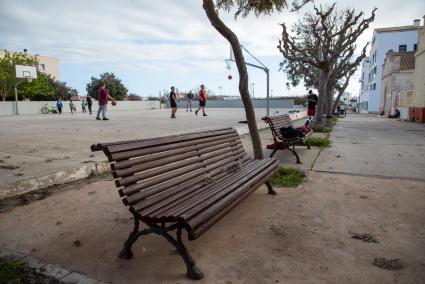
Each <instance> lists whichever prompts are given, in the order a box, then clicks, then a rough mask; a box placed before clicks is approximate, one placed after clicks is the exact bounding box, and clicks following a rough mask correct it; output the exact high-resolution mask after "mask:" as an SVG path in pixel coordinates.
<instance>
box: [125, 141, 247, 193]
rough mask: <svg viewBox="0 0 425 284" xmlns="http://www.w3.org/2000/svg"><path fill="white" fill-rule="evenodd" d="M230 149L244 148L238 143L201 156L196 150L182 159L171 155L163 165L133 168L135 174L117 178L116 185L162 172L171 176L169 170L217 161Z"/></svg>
mask: <svg viewBox="0 0 425 284" xmlns="http://www.w3.org/2000/svg"><path fill="white" fill-rule="evenodd" d="M232 151H240V153H242V152H243V151H244V149H243V146H242V145H239V146H238V147H235V150H232V149H231V148H229V147H227V148H224V149H221V150H218V151H215V152H211V153H208V154H203V155H201V156H198V155H196V152H195V153H193V152H192V153H189V154H190V155H189V158H188V159H184V160H182V159H180V156H177V157H173V159H172V161H173V162H172V163H169V164H165V165H164V164H163V165H164V166H162V167H157V168H153V169H149V170H147V171H143V172H138V171H136V169H135V170H134V172H138V173H137V174H135V175H131V176H128V177H124V178H122V179H119V180H117V186H127V185H130V184H133V183H135V182H137V181H139V180H143V179H147V178H150V177H154V176H159V175H160V174H164V173H169V174H168V175H170V176H171V175H174V173H173V172H171V171H173V170H177V169H183V167H186V166H189V167H188V168H187V170H191V169H193V168H194V167H195V169H196V168H198V167H200V166H202V165H201V164H200V163H202V162H206V163H208V162H210V160H214V161H218V160H220V159H222V158H224V157H226V156H227V155H228V154H229V153H230V152H232ZM175 161H179V162H175ZM189 168H190V169H189ZM162 179H163V178H162Z"/></svg>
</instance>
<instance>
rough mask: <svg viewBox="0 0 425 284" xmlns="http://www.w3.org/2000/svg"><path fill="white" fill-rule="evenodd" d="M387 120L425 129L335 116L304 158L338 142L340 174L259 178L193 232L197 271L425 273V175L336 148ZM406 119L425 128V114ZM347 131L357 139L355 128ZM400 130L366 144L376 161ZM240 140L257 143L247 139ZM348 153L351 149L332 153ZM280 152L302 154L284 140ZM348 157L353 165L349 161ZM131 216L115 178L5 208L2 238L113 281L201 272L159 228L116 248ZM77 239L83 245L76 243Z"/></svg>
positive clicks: (342, 279) (399, 278) (212, 274)
mask: <svg viewBox="0 0 425 284" xmlns="http://www.w3.org/2000/svg"><path fill="white" fill-rule="evenodd" d="M378 124H379V125H380V126H381V127H382V129H385V127H387V128H388V127H389V126H391V127H397V129H398V131H400V133H403V136H404V138H402V139H405V140H406V141H413V139H416V138H415V137H416V135H418V132H419V133H422V132H421V131H403V124H399V123H398V122H394V121H389V120H386V119H385V120H379V121H375V118H374V117H366V116H361V117H354V116H353V117H349V118H347V119H345V120H342V121H340V122H339V123H338V124H337V126H336V127H337V128H336V129H337V130H336V131H335V133H334V134H333V135H332V137H334V138H333V139H335V141H334V143H333V144H332V147H331V148H329V149H327V150H325V151H323V152H322V153H321V154H320V156H319V157H318V159H317V160H316V155H317V153H318V150H317V149H313V150H311V151H308V150H306V149H304V148H302V147H300V148H299V153H300V156H301V160H302V162H303V164H302V165H301V167H303V168H305V169H308V168H309V167H310V168H311V166H313V169H315V168H316V167H319V166H320V165H324V164H325V162H326V160H325V153H330V155H331V157H330V161H329V162H328V163H326V164H325V166H323V167H327V169H326V171H329V170H332V169H338V171H339V172H342V174H341V173H332V172H326V173H325V172H320V171H314V170H313V171H309V172H308V181H307V182H306V183H305V184H304V185H303V186H301V187H300V188H297V189H289V188H281V189H279V190H278V195H277V196H269V195H267V194H266V189H265V188H262V189H261V190H259V191H257V192H256V193H254V194H253V195H252V196H251V197H249V198H248V199H247V200H246V201H244V202H243V203H242V204H241V205H240V206H238V207H237V208H236V209H235V210H233V211H232V212H231V213H230V214H228V215H227V216H226V217H225V218H224V219H222V220H221V221H220V222H218V223H217V224H216V225H215V226H214V227H213V228H212V229H211V230H209V231H208V232H207V233H205V234H204V235H203V236H201V237H200V238H199V239H198V240H196V241H194V242H187V245H188V248H189V250H190V251H191V253H192V255H193V257H194V258H195V260H196V261H197V263H198V266H199V267H200V268H202V270H203V272H204V273H205V275H206V277H205V278H204V279H203V280H201V281H200V282H199V283H423V279H425V211H424V210H423V208H425V182H424V181H421V180H418V179H413V180H411V179H409V178H406V177H405V176H404V174H403V173H404V171H394V172H392V177H391V178H388V176H390V175H389V174H388V172H387V170H381V169H380V165H379V164H375V168H370V169H369V172H366V173H364V172H359V169H362V167H363V166H362V163H363V160H362V159H356V158H354V157H350V156H349V155H351V154H352V153H361V151H360V150H359V149H360V148H357V147H362V145H361V144H350V145H351V146H350V147H347V146H345V148H339V147H341V145H339V144H343V143H339V142H338V140H337V139H342V138H336V137H335V136H340V134H338V135H337V133H338V132H339V131H340V130H339V129H340V128H339V127H343V126H345V125H350V126H351V130H350V131H354V129H356V127H357V126H358V125H365V126H366V129H363V131H362V132H361V133H363V136H365V137H370V133H372V132H373V131H370V130H368V129H367V128H368V127H376V125H378ZM405 125H406V126H407V127H408V129H421V128H420V127H421V125H411V124H405ZM416 127H418V128H416ZM381 132H385V131H381ZM345 133H346V134H345V135H347V136H346V137H347V139H352V138H349V137H350V136H348V134H349V133H351V132H349V131H346V132H345ZM349 135H352V134H349ZM380 135H384V133H381V134H380ZM410 135H412V137H410ZM419 135H421V134H419ZM422 135H423V133H422ZM261 136H262V139H263V142H264V144H267V143H268V142H269V141H270V134H269V133H268V132H267V131H262V132H261ZM393 138H394V135H389V136H388V140H386V141H387V142H388V143H387V144H388V145H387V146H385V149H386V151H385V152H380V151H370V152H368V153H367V161H377V160H379V159H382V158H381V157H380V155H382V154H388V152H389V153H393V152H394V151H395V149H396V148H397V145H391V144H404V143H405V142H403V141H404V140H403V141H400V138H399V137H396V138H394V139H393ZM369 139H370V140H372V138H369ZM349 141H352V140H349ZM381 141H382V140H381ZM243 142H244V146H245V147H247V150H248V151H249V149H250V147H249V144H250V142H249V139H248V138H247V137H245V138H244V139H243ZM391 146H393V147H391ZM341 149H343V150H341ZM412 149H416V150H414V152H412V153H415V154H417V155H421V153H423V152H421V151H422V148H420V146H415V147H413V148H412ZM332 151H336V152H335V153H338V154H335V153H334V152H332ZM340 151H344V152H340ZM411 151H413V150H411ZM339 153H341V154H344V155H345V157H344V158H343V157H340V158H337V157H334V156H335V155H340V154H339ZM341 156H342V155H341ZM415 156H416V155H415ZM278 157H279V159H281V161H283V162H284V163H285V164H292V165H295V164H294V163H295V159H294V158H293V156H292V154H290V153H289V152H287V151H285V152H279V153H278ZM364 158H365V159H366V157H365V156H364ZM341 159H344V160H345V161H346V163H348V165H346V163H342V164H340V163H341V162H340V161H341ZM315 160H316V162H315V163H314V161H315ZM392 161H396V163H397V164H398V167H399V168H407V167H410V166H411V165H410V160H404V159H399V160H395V159H393V160H392ZM386 166H387V165H383V167H384V168H385V167H386ZM329 167H332V168H331V169H329ZM422 169H423V168H422ZM319 170H320V168H319ZM350 172H352V173H355V174H354V175H353V174H349V173H350ZM347 173H348V174H347ZM359 174H361V175H359ZM397 174H400V177H401V178H398V176H397ZM379 175H382V176H383V177H385V178H380V177H378V176H379ZM131 228H132V221H131V219H130V214H129V213H128V211H127V210H126V208H125V207H124V206H122V202H121V201H120V198H119V196H118V194H117V190H116V188H115V185H114V184H113V182H112V181H111V180H110V179H109V180H105V181H97V182H94V183H91V184H88V185H85V186H79V187H77V188H74V190H69V191H66V192H62V193H59V194H56V195H54V196H51V197H49V198H47V199H44V200H41V201H36V202H33V203H31V204H29V205H26V206H18V207H16V208H13V209H11V210H8V212H4V213H1V214H0V243H3V244H5V245H7V246H8V247H10V248H12V249H16V250H19V251H22V252H25V253H31V254H32V255H34V256H35V257H37V258H40V259H42V260H45V261H48V262H50V263H58V264H60V265H61V266H63V267H65V268H67V269H69V270H72V271H77V272H81V273H83V274H86V275H88V276H89V277H93V278H96V279H99V280H102V281H105V282H112V283H141V282H143V283H154V282H158V283H159V282H166V283H193V281H188V280H187V279H186V278H185V277H184V265H183V263H182V261H181V259H180V257H179V256H178V255H176V252H175V251H174V250H173V249H172V248H171V247H170V245H168V243H167V242H166V241H165V240H163V239H162V238H160V237H158V236H147V237H143V238H141V239H140V240H139V241H138V242H137V243H136V244H135V246H134V253H135V256H134V258H133V259H131V260H129V261H128V260H121V259H119V258H117V253H118V251H119V250H120V249H121V247H122V243H123V241H124V240H125V239H126V238H127V234H128V232H129V231H130V230H131ZM352 233H370V234H372V235H374V236H375V237H376V238H377V240H378V243H366V242H362V241H359V240H355V239H352V238H351V234H352ZM185 239H186V238H185ZM77 240H78V241H79V243H80V244H81V245H80V246H76V245H75V241H77ZM377 257H385V258H388V259H401V260H402V261H403V263H404V264H405V266H406V267H405V268H404V269H401V270H397V271H391V270H385V269H381V268H378V267H376V266H374V265H372V262H373V260H374V258H377Z"/></svg>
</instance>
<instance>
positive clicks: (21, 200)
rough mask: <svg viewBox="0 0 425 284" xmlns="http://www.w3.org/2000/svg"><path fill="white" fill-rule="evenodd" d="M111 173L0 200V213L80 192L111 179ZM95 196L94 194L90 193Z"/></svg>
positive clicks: (92, 175)
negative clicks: (67, 193) (61, 195)
mask: <svg viewBox="0 0 425 284" xmlns="http://www.w3.org/2000/svg"><path fill="white" fill-rule="evenodd" d="M109 177H110V173H104V174H101V175H94V174H91V175H89V177H88V178H86V179H83V180H78V181H74V182H70V183H66V184H62V185H53V186H50V187H47V188H43V189H39V190H35V191H31V192H28V193H24V194H21V195H17V196H13V197H11V198H5V199H2V200H0V213H4V212H9V211H12V210H14V209H15V207H19V206H23V205H27V204H30V203H33V202H36V201H39V200H43V199H45V198H47V197H49V196H52V195H56V194H59V193H62V192H66V191H70V190H79V189H81V187H82V186H84V185H87V184H91V183H94V182H98V181H100V180H102V179H105V178H109ZM89 194H93V193H89Z"/></svg>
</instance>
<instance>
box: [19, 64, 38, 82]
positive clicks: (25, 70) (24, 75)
mask: <svg viewBox="0 0 425 284" xmlns="http://www.w3.org/2000/svg"><path fill="white" fill-rule="evenodd" d="M15 70H16V78H17V79H18V78H20V79H27V80H28V81H31V80H32V79H37V68H35V67H34V66H25V65H15Z"/></svg>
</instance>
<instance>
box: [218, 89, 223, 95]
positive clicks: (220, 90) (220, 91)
mask: <svg viewBox="0 0 425 284" xmlns="http://www.w3.org/2000/svg"><path fill="white" fill-rule="evenodd" d="M218 89H219V90H220V97H221V89H223V86H218Z"/></svg>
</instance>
